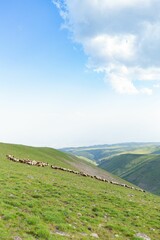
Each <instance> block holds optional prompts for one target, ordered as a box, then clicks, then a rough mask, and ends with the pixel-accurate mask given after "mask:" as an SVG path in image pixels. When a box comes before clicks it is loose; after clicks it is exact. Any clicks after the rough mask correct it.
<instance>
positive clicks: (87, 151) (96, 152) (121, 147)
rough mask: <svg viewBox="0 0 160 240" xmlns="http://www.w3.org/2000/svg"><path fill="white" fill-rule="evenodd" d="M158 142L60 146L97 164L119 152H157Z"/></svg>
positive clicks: (158, 149)
mask: <svg viewBox="0 0 160 240" xmlns="http://www.w3.org/2000/svg"><path fill="white" fill-rule="evenodd" d="M159 146H160V143H134V142H133V143H119V144H104V145H96V146H89V147H73V148H62V149H60V150H61V151H63V152H66V153H71V154H73V155H76V156H83V157H86V158H88V159H91V160H92V161H94V162H96V163H97V164H99V163H100V162H101V161H102V160H104V159H106V158H108V157H112V156H116V155H119V154H121V153H128V152H135V153H136V152H138V153H150V152H155V153H158V151H160V148H159Z"/></svg>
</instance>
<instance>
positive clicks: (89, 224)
mask: <svg viewBox="0 0 160 240" xmlns="http://www.w3.org/2000/svg"><path fill="white" fill-rule="evenodd" d="M9 153H10V154H14V155H15V156H17V157H25V158H31V159H37V160H42V161H45V162H49V163H52V164H56V165H59V166H63V167H69V164H68V162H69V161H71V162H75V161H76V160H75V159H73V158H72V157H71V156H67V155H66V154H63V153H60V152H58V151H56V150H52V149H48V148H43V149H41V148H32V147H25V146H18V145H7V144H0V169H1V174H0V190H1V191H0V199H1V201H0V239H2V240H3V239H4V240H10V239H14V238H15V237H21V238H22V239H26V240H27V239H28V240H32V239H38V240H41V239H46V240H52V239H53V240H55V239H86V240H88V239H94V238H93V237H91V236H90V235H91V233H97V234H98V236H99V239H102V240H103V239H104V240H106V239H115V238H116V239H120V240H128V239H131V240H136V239H138V238H136V237H134V235H135V233H139V232H141V233H145V234H147V235H148V236H149V237H150V238H151V239H159V236H160V230H159V220H160V214H159V213H160V207H159V206H160V198H159V197H156V196H154V195H151V194H148V193H142V192H138V191H134V190H130V189H126V188H123V187H118V186H114V185H111V184H108V183H103V182H99V181H96V180H95V179H90V178H85V177H81V176H78V175H73V174H70V173H67V172H60V171H56V170H53V169H51V168H49V167H46V168H38V167H34V166H29V165H25V164H20V163H14V162H11V161H9V160H7V159H6V158H5V154H9ZM57 231H61V233H62V232H63V233H66V234H68V236H67V235H66V236H60V235H58V234H56V232H57ZM85 234H87V235H85Z"/></svg>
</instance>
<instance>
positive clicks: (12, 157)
mask: <svg viewBox="0 0 160 240" xmlns="http://www.w3.org/2000/svg"><path fill="white" fill-rule="evenodd" d="M6 157H7V158H8V159H9V160H11V161H13V162H19V163H25V164H28V165H32V166H38V167H46V166H49V164H48V163H45V162H40V161H35V160H30V159H19V158H15V157H14V156H13V155H6ZM51 168H52V169H56V170H61V171H65V172H69V173H73V174H77V175H80V176H83V177H90V178H94V179H97V180H99V181H103V182H107V183H111V184H113V185H118V186H121V187H126V188H130V189H134V190H138V191H141V192H145V190H143V189H139V188H135V187H132V186H129V185H128V184H124V183H118V182H114V181H109V180H107V179H104V178H101V177H98V176H93V175H89V174H86V173H84V172H78V171H76V170H71V169H67V168H63V167H57V166H53V165H51Z"/></svg>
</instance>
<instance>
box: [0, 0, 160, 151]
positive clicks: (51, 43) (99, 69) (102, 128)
mask: <svg viewBox="0 0 160 240" xmlns="http://www.w3.org/2000/svg"><path fill="white" fill-rule="evenodd" d="M159 5H160V3H159V2H158V1H157V0H139V1H137V0H132V1H126V0H117V1H112V2H107V1H105V0H101V2H99V1H97V0H92V1H91V0H85V1H84V0H81V1H78V0H75V1H71V0H63V1H57V0H56V1H51V0H45V1H44V0H34V1H32V0H23V1H21V0H7V1H0V109H1V117H0V133H1V134H0V136H1V137H0V141H1V142H12V143H22V144H27V145H36V146H51V147H64V146H80V145H92V144H101V143H102V144H103V143H115V142H126V141H160V138H159V136H160V127H159V120H160V110H159V106H160V95H159V94H160V91H159V87H160V57H159V56H158V54H157V53H158V52H159V50H160V44H159V42H160V39H159V38H160V19H159V14H158V11H157V9H159V7H160V6H159Z"/></svg>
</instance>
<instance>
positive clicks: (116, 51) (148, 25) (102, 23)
mask: <svg viewBox="0 0 160 240" xmlns="http://www.w3.org/2000/svg"><path fill="white" fill-rule="evenodd" d="M53 2H54V3H55V4H56V6H57V8H58V9H59V10H60V14H61V16H62V18H63V19H64V23H65V25H66V26H67V27H68V28H69V30H70V31H71V32H72V36H73V41H75V42H77V43H79V44H81V45H82V47H83V49H84V52H85V54H86V55H87V56H88V61H89V62H88V66H90V68H92V69H93V70H94V71H97V72H98V71H101V72H103V73H104V74H105V76H106V79H107V80H108V81H110V82H111V86H112V87H113V88H114V89H115V90H116V91H117V92H119V93H130V94H135V93H136V94H137V93H146V94H151V93H152V89H151V88H148V87H147V86H146V81H153V82H154V81H157V82H159V81H160V57H159V51H160V19H159V10H158V9H159V7H160V2H159V1H158V0H112V1H106V0H101V1H98V0H81V1H79V0H74V1H73V0H61V1H60V0H54V1H53ZM138 81H143V87H142V88H140V89H139V87H138V85H139V84H137V82H138ZM154 84H155V83H153V85H154Z"/></svg>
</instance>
